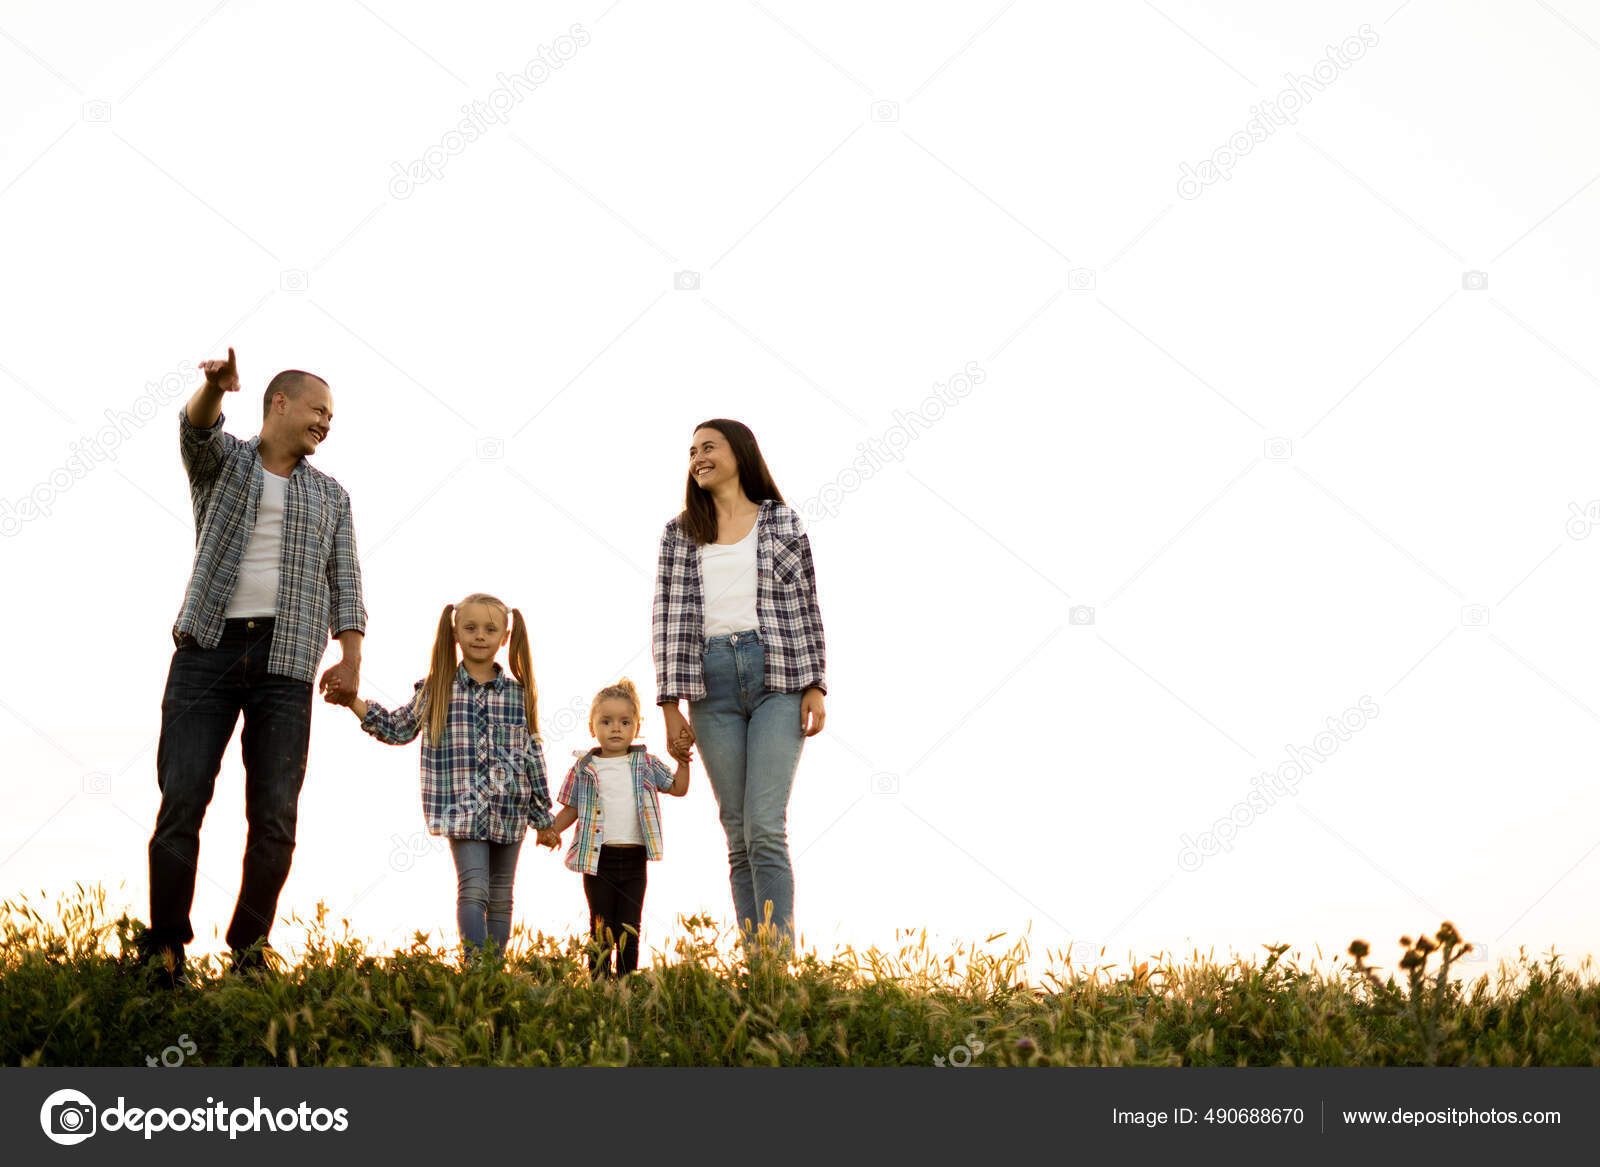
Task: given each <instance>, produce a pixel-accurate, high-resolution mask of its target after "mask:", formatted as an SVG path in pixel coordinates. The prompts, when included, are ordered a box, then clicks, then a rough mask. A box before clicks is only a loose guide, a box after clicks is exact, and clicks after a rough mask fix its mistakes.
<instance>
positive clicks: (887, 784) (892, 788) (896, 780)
mask: <svg viewBox="0 0 1600 1167" xmlns="http://www.w3.org/2000/svg"><path fill="white" fill-rule="evenodd" d="M872 793H874V794H899V793H900V775H898V774H891V773H888V772H887V771H884V772H882V773H878V774H874V775H873V776H872Z"/></svg>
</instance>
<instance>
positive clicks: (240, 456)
mask: <svg viewBox="0 0 1600 1167" xmlns="http://www.w3.org/2000/svg"><path fill="white" fill-rule="evenodd" d="M223 420H224V418H223V416H222V415H218V417H217V421H216V424H215V425H213V426H211V427H210V428H209V429H201V428H199V427H198V426H195V425H191V424H190V422H189V414H188V410H187V409H180V410H178V450H179V453H180V454H181V455H182V457H183V468H184V470H186V471H187V472H188V475H189V500H190V502H191V503H192V504H193V507H194V543H195V551H194V569H193V571H192V572H191V573H190V575H189V587H188V590H187V591H185V593H184V597H183V608H182V609H181V610H180V611H179V613H178V621H177V623H176V624H174V625H173V626H172V639H173V642H174V643H178V641H179V636H178V634H179V633H180V632H186V633H188V634H189V635H190V636H193V637H194V638H195V641H196V643H198V644H199V645H200V647H201V648H215V647H217V645H218V644H219V643H221V641H222V626H223V614H224V613H225V612H226V611H227V609H228V600H229V599H230V598H231V597H232V596H233V589H234V587H235V585H236V584H237V583H238V582H239V561H240V559H241V558H243V556H244V549H245V546H246V544H248V543H249V541H250V532H251V531H252V530H254V528H255V525H256V509H257V507H258V506H259V505H260V502H261V488H262V482H263V478H262V472H261V456H260V454H259V453H258V452H257V447H258V446H259V445H260V444H261V438H260V437H259V436H257V437H254V438H251V439H250V440H249V441H248V442H242V441H240V440H239V439H238V438H236V437H234V436H233V435H232V434H230V433H228V432H226V431H225V430H224V429H223V428H222V422H223ZM366 630H367V609H366V607H365V605H363V604H362V602H361V564H360V562H359V561H358V560H357V559H356V536H355V525H354V523H353V522H352V521H351V518H350V496H349V495H348V494H346V493H345V490H344V487H342V486H340V485H339V484H338V483H337V482H335V481H334V480H333V479H332V478H330V477H329V476H328V475H326V474H324V473H322V471H320V470H317V469H314V468H313V467H312V466H311V465H310V464H309V463H307V461H306V460H305V459H304V458H302V459H300V461H299V462H297V463H296V464H295V467H294V469H293V470H292V471H291V472H290V474H289V482H288V486H287V488H286V489H285V491H284V500H283V546H282V550H281V553H280V558H279V560H278V600H277V613H276V619H275V621H274V623H273V626H272V649H271V651H270V652H269V653H268V654H267V671H268V672H269V673H282V674H285V675H287V676H291V677H295V678H297V679H298V680H302V681H311V680H315V679H316V672H317V666H318V665H319V664H320V663H321V662H322V655H323V653H325V652H327V650H328V637H329V636H337V635H338V634H339V633H341V632H348V631H354V632H361V633H365V632H366Z"/></svg>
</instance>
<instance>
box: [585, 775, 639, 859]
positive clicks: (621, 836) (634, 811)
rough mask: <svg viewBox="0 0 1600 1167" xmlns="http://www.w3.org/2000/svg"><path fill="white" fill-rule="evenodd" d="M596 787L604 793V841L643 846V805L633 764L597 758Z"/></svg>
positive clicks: (601, 808) (601, 816) (601, 794)
mask: <svg viewBox="0 0 1600 1167" xmlns="http://www.w3.org/2000/svg"><path fill="white" fill-rule="evenodd" d="M594 778H595V784H596V785H597V786H598V787H599V790H600V842H601V843H602V844H605V843H643V842H644V836H643V835H642V834H640V833H639V803H638V800H637V799H636V798H635V797H634V793H633V764H632V763H631V762H630V761H629V759H628V755H627V754H623V755H622V757H620V758H602V757H601V756H600V755H599V754H596V755H595V756H594Z"/></svg>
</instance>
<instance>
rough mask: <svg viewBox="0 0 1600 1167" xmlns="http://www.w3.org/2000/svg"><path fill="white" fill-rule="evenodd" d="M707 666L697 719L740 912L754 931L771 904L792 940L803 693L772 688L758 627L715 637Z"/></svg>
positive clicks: (692, 715) (693, 717)
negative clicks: (792, 850)
mask: <svg viewBox="0 0 1600 1167" xmlns="http://www.w3.org/2000/svg"><path fill="white" fill-rule="evenodd" d="M703 664H704V675H705V685H706V695H705V698H704V699H703V700H700V701H691V702H689V721H690V724H691V726H692V727H693V728H694V736H695V744H696V745H697V746H698V747H699V749H700V758H701V761H703V762H704V763H705V767H706V776H707V777H708V778H709V779H710V781H711V790H712V793H713V794H715V795H716V799H717V810H718V812H719V813H720V815H721V817H722V829H723V831H724V832H725V833H726V834H727V836H728V878H729V882H730V883H731V884H732V886H733V910H734V914H735V915H736V917H737V919H738V923H739V926H740V929H741V930H742V931H745V932H750V931H752V930H753V929H754V928H755V927H756V926H757V925H759V924H761V923H762V922H763V920H764V918H765V912H766V908H767V906H768V905H769V904H770V905H771V908H772V923H773V924H774V925H775V926H776V927H777V928H779V929H780V930H781V931H782V932H785V933H787V934H788V937H789V939H790V940H791V941H792V940H793V938H794V936H795V930H794V872H793V870H792V869H791V868H790V866H789V838H788V830H787V819H788V810H789V791H790V790H791V789H792V788H793V786H794V774H795V768H796V767H797V766H798V765H799V763H800V748H801V746H802V745H804V744H805V733H804V731H803V730H802V729H801V726H800V694H799V693H774V692H773V691H772V690H770V689H768V688H767V686H766V681H765V672H764V670H765V667H766V649H765V648H763V647H762V644H761V635H760V633H759V632H758V631H757V630H756V629H753V628H752V629H748V630H746V631H743V632H734V633H728V634H725V635H722V636H712V637H710V638H708V639H707V640H706V648H705V659H704V662H703Z"/></svg>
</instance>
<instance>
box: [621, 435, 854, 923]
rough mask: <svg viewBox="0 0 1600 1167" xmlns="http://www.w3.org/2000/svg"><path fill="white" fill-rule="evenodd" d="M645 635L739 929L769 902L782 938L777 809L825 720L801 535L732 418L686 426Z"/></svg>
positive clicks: (789, 900) (787, 911) (781, 839)
mask: <svg viewBox="0 0 1600 1167" xmlns="http://www.w3.org/2000/svg"><path fill="white" fill-rule="evenodd" d="M651 634H652V640H653V645H654V650H655V665H656V694H657V696H656V700H657V703H658V704H660V706H661V711H662V714H663V716H664V717H665V718H666V723H667V741H668V742H669V743H670V745H669V746H668V749H669V751H670V752H671V753H672V755H673V756H674V757H676V758H678V759H679V760H680V761H683V760H686V759H687V757H688V752H689V747H690V746H691V745H694V744H698V745H699V746H700V757H701V760H702V761H703V762H704V763H705V767H706V776H707V778H708V779H709V780H710V782H711V789H712V792H713V793H714V794H715V795H716V799H717V809H718V811H719V813H720V815H721V818H722V829H723V830H724V831H725V832H726V833H727V836H728V872H729V882H730V883H731V884H732V887H733V908H734V914H735V916H736V918H737V920H738V923H739V927H740V931H741V933H742V934H748V933H751V932H753V931H754V930H755V929H756V928H757V927H758V926H760V925H761V924H763V923H764V922H765V921H766V919H767V915H766V914H767V912H768V911H769V910H770V911H771V923H772V925H773V927H774V928H776V929H777V930H778V938H779V940H780V943H782V944H784V946H785V947H787V946H788V945H789V944H792V943H793V941H794V939H795V928H794V874H793V872H792V870H791V869H790V866H789V843H788V837H787V834H786V831H785V818H786V815H787V811H788V805H789V791H790V788H791V787H792V786H793V785H794V773H795V767H796V766H797V765H798V764H799V761H800V748H801V746H802V745H803V744H804V743H805V739H806V738H808V737H811V736H813V735H814V734H816V733H819V732H820V731H821V729H822V722H823V716H824V715H823V705H822V702H823V695H824V694H825V693H826V692H827V684H826V680H825V678H824V662H823V642H822V615H821V613H820V612H819V611H818V609H817V584H816V576H815V574H814V573H813V571H812V566H811V542H810V540H809V539H808V538H807V537H806V534H805V531H804V529H803V528H802V526H801V523H800V516H799V515H798V514H796V513H795V511H794V510H793V509H792V508H790V507H789V506H787V505H786V504H785V503H784V501H783V496H782V495H781V494H779V493H778V488H777V486H776V485H775V484H774V483H773V481H772V475H771V474H770V473H769V472H768V470H767V464H766V461H765V460H764V459H763V458H762V457H761V449H760V447H759V446H757V445H756V439H755V435H754V434H752V433H751V432H750V429H749V427H748V426H745V425H744V424H743V423H741V422H737V421H732V420H730V419H728V418H713V419H712V420H711V421H707V422H702V423H701V424H700V426H699V427H698V428H696V430H695V431H694V436H693V439H692V441H691V443H690V446H689V477H688V483H687V485H686V486H685V487H684V500H683V512H682V513H681V514H679V515H678V516H676V517H675V518H673V519H672V520H671V521H670V522H668V523H667V525H666V529H665V530H664V531H663V532H662V534H661V555H660V560H659V565H658V567H657V571H656V593H655V602H654V604H653V605H652V609H651ZM680 700H687V701H688V702H689V722H688V723H686V722H685V721H684V717H683V712H682V710H681V709H680V708H679V705H678V702H679V701H680Z"/></svg>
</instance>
